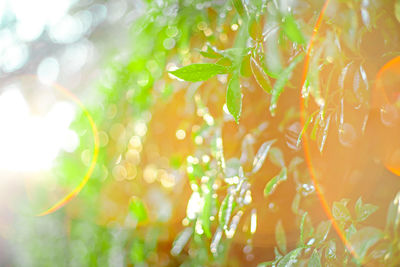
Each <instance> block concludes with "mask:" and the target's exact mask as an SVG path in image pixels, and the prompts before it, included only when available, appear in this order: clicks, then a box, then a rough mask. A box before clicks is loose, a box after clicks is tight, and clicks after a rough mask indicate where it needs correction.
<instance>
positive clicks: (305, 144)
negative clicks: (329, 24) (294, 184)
mask: <svg viewBox="0 0 400 267" xmlns="http://www.w3.org/2000/svg"><path fill="white" fill-rule="evenodd" d="M328 4H329V0H325V3H324V6H323V7H322V9H321V12H320V14H319V16H318V19H317V22H316V23H315V26H314V30H313V33H312V35H311V39H310V42H309V44H308V47H307V53H306V57H305V60H304V66H303V75H302V80H301V87H300V89H301V90H302V88H303V86H304V84H305V81H306V79H307V74H308V68H309V65H310V57H311V52H312V49H313V47H314V41H315V38H316V36H317V34H318V30H319V28H320V26H321V23H322V19H323V17H324V14H325V11H326V8H327V7H328ZM300 114H301V115H300V118H301V126H302V128H303V127H304V124H305V122H306V111H305V106H304V98H303V97H302V96H300ZM303 149H304V157H305V159H306V163H307V167H308V169H309V172H310V176H311V179H312V181H313V184H314V187H315V191H316V193H317V195H318V198H319V201H320V203H321V206H322V208H323V210H324V212H325V214H326V215H327V216H328V218H329V220H330V221H331V222H332V226H333V228H334V229H335V231H336V233H337V234H338V236H339V237H340V239H341V240H342V242H343V243H344V244H345V246H346V247H347V249H348V250H349V251H350V252H351V254H352V255H353V256H354V257H355V258H356V259H357V258H358V257H357V255H356V252H355V251H354V249H353V247H352V246H351V244H350V243H349V241H348V240H347V238H346V236H345V233H344V231H343V230H342V229H341V228H340V227H339V225H338V223H337V222H336V220H335V219H334V218H333V214H332V212H331V209H330V207H329V204H328V201H327V200H326V198H325V196H324V194H323V192H322V190H321V187H320V185H319V183H318V179H317V177H316V173H315V171H314V168H313V164H312V161H311V154H310V149H309V145H308V139H307V135H304V136H303Z"/></svg>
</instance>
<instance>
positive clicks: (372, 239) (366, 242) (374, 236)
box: [349, 226, 383, 263]
mask: <svg viewBox="0 0 400 267" xmlns="http://www.w3.org/2000/svg"><path fill="white" fill-rule="evenodd" d="M382 238H383V233H382V231H381V230H379V229H377V228H375V227H370V226H368V227H364V228H362V229H360V230H358V231H357V232H356V233H354V234H353V235H352V236H351V238H350V240H349V241H350V244H351V245H352V247H353V249H354V251H355V253H356V255H357V256H358V260H359V261H360V263H363V259H364V257H365V255H366V254H367V252H368V249H369V248H371V247H372V246H373V245H375V244H376V243H377V242H378V241H379V240H381V239H382Z"/></svg>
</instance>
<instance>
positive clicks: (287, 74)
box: [269, 53, 304, 116]
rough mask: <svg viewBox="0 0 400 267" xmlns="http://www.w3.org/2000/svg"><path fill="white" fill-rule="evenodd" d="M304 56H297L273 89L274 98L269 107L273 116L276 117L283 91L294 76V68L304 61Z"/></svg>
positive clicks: (280, 75)
mask: <svg viewBox="0 0 400 267" xmlns="http://www.w3.org/2000/svg"><path fill="white" fill-rule="evenodd" d="M303 57H304V54H303V53H302V54H300V55H297V56H296V57H295V58H294V59H293V60H292V62H290V64H289V66H288V67H287V68H286V69H284V70H283V71H282V72H281V73H280V74H279V77H278V79H277V80H276V82H275V84H274V87H273V89H272V97H271V103H270V106H269V111H270V112H271V115H272V116H274V115H275V110H276V106H277V103H278V99H279V96H280V95H281V94H282V92H283V89H284V87H285V85H286V83H287V82H288V80H289V79H290V77H291V76H292V72H293V70H294V68H295V67H296V65H297V64H299V63H300V62H301V61H302V60H303Z"/></svg>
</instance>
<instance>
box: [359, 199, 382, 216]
mask: <svg viewBox="0 0 400 267" xmlns="http://www.w3.org/2000/svg"><path fill="white" fill-rule="evenodd" d="M377 209H378V206H375V205H372V204H364V205H363V203H362V199H361V197H360V198H359V199H358V200H357V202H356V206H355V212H356V216H357V221H360V222H362V221H365V220H366V219H367V218H368V217H369V216H370V215H371V214H372V213H374V212H375V211H376V210H377Z"/></svg>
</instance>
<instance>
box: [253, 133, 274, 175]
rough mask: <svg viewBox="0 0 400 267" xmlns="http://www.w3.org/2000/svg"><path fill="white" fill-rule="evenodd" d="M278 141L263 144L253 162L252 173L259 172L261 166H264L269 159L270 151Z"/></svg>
mask: <svg viewBox="0 0 400 267" xmlns="http://www.w3.org/2000/svg"><path fill="white" fill-rule="evenodd" d="M275 141H276V140H271V141H267V142H265V143H263V144H262V145H261V147H260V148H259V149H258V151H257V154H256V156H255V157H254V160H253V170H252V173H256V172H258V170H259V169H260V168H261V166H262V165H263V164H264V161H265V158H266V157H267V154H268V151H269V150H270V148H271V145H272V144H273V143H275Z"/></svg>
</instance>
